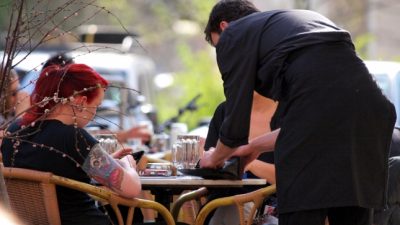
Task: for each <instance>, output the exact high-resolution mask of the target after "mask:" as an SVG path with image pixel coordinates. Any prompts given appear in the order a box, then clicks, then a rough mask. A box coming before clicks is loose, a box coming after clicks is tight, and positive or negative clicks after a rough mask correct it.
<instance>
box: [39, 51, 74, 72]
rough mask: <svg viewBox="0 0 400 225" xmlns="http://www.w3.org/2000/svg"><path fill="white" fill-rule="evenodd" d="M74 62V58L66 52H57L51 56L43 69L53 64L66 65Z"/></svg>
mask: <svg viewBox="0 0 400 225" xmlns="http://www.w3.org/2000/svg"><path fill="white" fill-rule="evenodd" d="M71 63H74V59H73V58H72V57H70V56H68V55H65V54H64V53H60V54H56V55H53V56H52V57H50V58H49V59H48V60H47V61H46V62H45V63H44V64H43V67H42V69H44V68H46V67H48V66H51V65H59V66H65V65H68V64H71Z"/></svg>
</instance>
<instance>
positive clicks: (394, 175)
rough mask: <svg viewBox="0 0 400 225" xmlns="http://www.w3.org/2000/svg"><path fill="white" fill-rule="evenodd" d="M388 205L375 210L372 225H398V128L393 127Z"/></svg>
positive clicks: (399, 166) (399, 142)
mask: <svg viewBox="0 0 400 225" xmlns="http://www.w3.org/2000/svg"><path fill="white" fill-rule="evenodd" d="M387 194H388V204H387V208H386V209H383V210H375V212H374V224H377V225H397V224H400V128H398V127H395V128H394V130H393V135H392V144H391V146H390V153H389V180H388V193H387Z"/></svg>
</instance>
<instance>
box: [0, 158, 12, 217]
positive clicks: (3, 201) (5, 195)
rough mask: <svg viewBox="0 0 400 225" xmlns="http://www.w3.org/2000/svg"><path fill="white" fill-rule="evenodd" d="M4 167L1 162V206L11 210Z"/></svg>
mask: <svg viewBox="0 0 400 225" xmlns="http://www.w3.org/2000/svg"><path fill="white" fill-rule="evenodd" d="M0 155H1V153H0ZM3 167H4V166H3V163H1V160H0V205H1V206H2V207H3V208H6V209H8V210H10V201H9V199H8V193H7V188H6V183H5V182H4V175H3Z"/></svg>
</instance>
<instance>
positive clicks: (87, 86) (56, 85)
mask: <svg viewBox="0 0 400 225" xmlns="http://www.w3.org/2000/svg"><path fill="white" fill-rule="evenodd" d="M107 86H108V82H107V81H106V80H105V79H104V78H103V77H101V76H100V74H98V73H97V72H96V71H94V70H93V69H92V68H90V67H89V66H87V65H85V64H69V65H66V66H59V65H52V66H48V67H46V68H44V69H43V70H42V72H41V73H40V76H39V79H38V80H37V82H36V86H35V89H34V90H33V92H32V94H31V106H32V107H31V108H30V109H29V110H28V111H27V112H26V113H25V114H24V116H23V117H22V121H21V124H22V125H28V124H30V123H32V122H34V121H36V120H37V119H38V118H40V117H41V116H43V115H44V113H45V112H46V111H50V110H52V109H53V107H54V106H56V105H57V104H59V103H60V102H64V101H67V100H68V101H69V100H70V97H73V96H76V95H80V96H86V97H87V101H88V102H91V101H93V99H95V97H97V95H98V88H99V87H103V88H106V87H107Z"/></svg>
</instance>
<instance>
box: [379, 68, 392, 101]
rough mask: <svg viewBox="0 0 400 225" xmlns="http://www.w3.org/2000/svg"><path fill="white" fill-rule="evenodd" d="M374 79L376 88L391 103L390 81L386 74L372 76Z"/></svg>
mask: <svg viewBox="0 0 400 225" xmlns="http://www.w3.org/2000/svg"><path fill="white" fill-rule="evenodd" d="M374 78H375V81H376V83H377V84H378V86H379V87H380V88H381V89H382V92H383V94H384V95H385V96H386V97H387V98H389V99H390V100H391V101H393V99H391V95H390V92H391V90H390V79H389V76H388V75H387V74H386V73H382V74H374Z"/></svg>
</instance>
